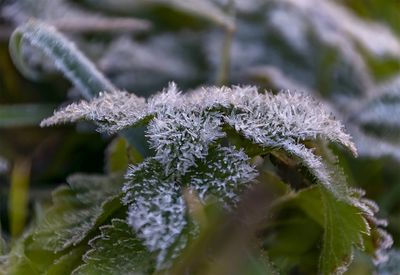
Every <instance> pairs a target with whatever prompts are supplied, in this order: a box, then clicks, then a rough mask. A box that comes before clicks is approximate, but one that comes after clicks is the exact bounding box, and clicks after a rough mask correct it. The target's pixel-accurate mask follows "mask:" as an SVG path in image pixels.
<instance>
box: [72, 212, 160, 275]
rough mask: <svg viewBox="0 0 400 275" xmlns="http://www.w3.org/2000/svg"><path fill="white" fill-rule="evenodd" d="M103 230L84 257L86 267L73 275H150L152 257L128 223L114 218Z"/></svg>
mask: <svg viewBox="0 0 400 275" xmlns="http://www.w3.org/2000/svg"><path fill="white" fill-rule="evenodd" d="M100 230H101V234H100V235H99V236H97V237H96V238H94V239H92V240H91V241H90V242H89V244H90V245H91V247H92V249H91V250H89V251H88V252H87V253H86V254H85V255H84V256H83V260H84V262H85V264H83V265H82V266H80V267H78V268H77V269H76V270H75V271H74V272H73V273H72V274H74V275H79V274H104V275H112V274H118V275H126V274H149V272H150V267H151V266H153V263H152V257H151V255H150V254H149V253H148V252H147V250H146V248H145V247H144V246H143V244H142V243H141V241H139V240H138V239H137V237H136V235H135V234H134V233H133V231H132V228H131V227H130V226H129V225H128V224H127V223H126V222H125V221H124V220H119V219H113V220H112V221H111V224H109V225H104V226H102V227H101V228H100Z"/></svg>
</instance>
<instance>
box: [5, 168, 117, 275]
mask: <svg viewBox="0 0 400 275" xmlns="http://www.w3.org/2000/svg"><path fill="white" fill-rule="evenodd" d="M122 182H123V179H122V177H121V176H120V175H112V176H93V175H83V174H78V175H74V176H71V177H70V178H68V183H69V185H67V186H61V187H59V188H58V189H57V190H56V191H55V192H54V193H53V201H54V204H53V206H51V207H50V208H49V209H48V210H47V211H46V212H45V213H44V217H43V218H42V219H41V220H39V221H38V223H37V226H34V227H33V228H32V229H31V230H30V231H29V232H27V233H26V234H25V235H24V236H23V237H22V238H21V239H20V240H18V241H17V242H16V244H15V245H14V247H13V249H12V251H11V253H10V255H9V261H8V262H9V264H8V266H9V268H8V273H7V274H13V275H20V274H21V275H23V274H46V272H48V274H70V271H71V270H72V269H74V268H76V266H78V265H79V264H80V263H81V256H82V254H83V253H84V252H85V250H86V249H87V248H88V247H87V244H86V243H85V242H83V240H84V239H88V238H90V236H91V235H90V234H91V233H94V232H96V231H97V230H98V226H99V225H101V224H102V223H104V221H105V220H106V219H108V218H109V216H110V215H111V214H112V213H115V211H117V209H119V208H120V207H121V203H120V196H119V194H120V192H121V186H122ZM61 270H63V272H65V273H60V272H61ZM68 270H69V271H68Z"/></svg>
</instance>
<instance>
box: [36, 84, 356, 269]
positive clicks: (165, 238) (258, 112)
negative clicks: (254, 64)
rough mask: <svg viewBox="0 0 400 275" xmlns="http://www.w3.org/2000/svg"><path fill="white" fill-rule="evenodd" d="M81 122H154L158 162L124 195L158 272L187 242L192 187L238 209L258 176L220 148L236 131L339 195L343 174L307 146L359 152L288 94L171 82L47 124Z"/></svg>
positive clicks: (135, 174)
mask: <svg viewBox="0 0 400 275" xmlns="http://www.w3.org/2000/svg"><path fill="white" fill-rule="evenodd" d="M80 119H85V120H91V121H94V122H95V123H96V124H97V125H98V126H99V130H100V131H106V132H114V131H118V130H122V129H124V128H127V127H132V126H136V125H138V124H142V125H143V124H148V125H147V132H146V136H147V137H148V140H149V144H150V147H151V148H152V149H154V151H155V156H154V157H151V158H147V159H146V160H145V161H144V162H143V163H141V164H139V165H137V166H133V167H132V168H131V169H130V171H129V172H128V174H127V180H128V181H127V183H126V184H125V186H124V188H123V192H124V194H125V196H124V203H125V204H127V205H128V206H129V217H128V223H129V224H130V225H131V226H132V227H133V228H134V229H135V230H136V232H137V234H138V237H139V238H141V239H143V240H144V241H145V244H146V246H147V248H148V249H149V250H150V251H151V252H157V254H158V258H157V267H158V268H163V267H165V266H167V262H168V259H172V258H175V257H176V256H177V255H178V254H179V251H180V250H181V249H182V247H184V246H185V243H186V241H187V236H184V234H183V232H184V231H185V230H186V228H187V226H188V225H189V221H188V220H187V219H186V205H185V203H184V199H183V197H182V188H183V187H189V188H193V189H194V190H195V191H196V192H198V193H199V196H200V199H201V201H203V202H204V201H205V200H206V199H207V197H209V196H214V197H216V198H217V200H219V201H221V202H223V203H224V204H225V205H226V206H232V205H235V204H236V203H237V202H238V197H239V195H240V194H241V193H242V192H243V191H244V190H245V189H246V188H248V186H249V183H250V182H252V181H253V180H254V178H255V177H256V176H257V172H256V170H255V169H254V168H253V167H252V166H251V165H249V158H248V156H247V155H246V154H245V153H244V152H243V151H239V150H237V149H235V148H233V147H229V146H228V147H221V146H220V145H217V144H218V142H221V141H224V142H227V143H228V144H229V135H230V133H231V132H232V131H234V132H235V133H236V135H239V136H241V137H242V138H244V139H246V140H247V141H248V142H251V143H252V144H254V145H256V146H255V147H258V148H259V149H258V150H259V154H265V152H268V151H271V150H284V151H286V152H287V153H289V154H290V155H292V156H294V157H296V158H299V159H300V161H301V162H302V164H303V165H304V166H305V167H307V168H308V169H309V171H310V173H311V174H312V175H313V176H314V177H315V178H316V179H317V182H318V183H321V184H322V185H324V186H326V187H327V188H328V189H329V190H330V191H331V192H332V193H333V194H335V195H336V196H337V197H339V196H340V195H341V194H343V190H342V187H343V185H342V182H340V183H339V184H337V186H336V182H335V177H334V175H333V173H336V172H337V171H336V170H334V169H332V167H331V166H330V165H329V164H328V163H324V162H323V161H322V158H321V157H319V156H317V155H316V154H315V153H314V152H313V150H312V149H309V148H307V147H306V146H305V145H303V143H304V142H306V141H312V140H317V139H325V140H328V141H332V142H336V143H339V144H342V145H343V146H345V147H347V148H349V149H350V150H351V151H352V152H353V153H354V154H356V149H355V147H354V145H353V143H352V142H351V139H350V136H349V135H347V134H346V133H345V132H344V131H343V126H342V124H341V123H340V122H338V121H336V120H335V119H334V118H333V117H332V115H331V114H330V113H329V112H327V111H326V110H325V108H324V107H323V106H322V105H320V104H318V103H317V102H316V101H315V100H313V99H311V98H310V97H308V96H306V95H304V94H298V93H292V92H289V91H287V92H282V93H280V94H277V95H272V94H269V93H259V92H258V90H257V89H256V88H254V87H233V88H227V87H222V88H216V87H208V88H202V89H199V90H195V91H192V92H190V93H188V94H182V93H181V92H180V91H179V90H178V89H177V87H176V85H175V84H173V83H172V84H170V86H169V87H168V88H167V89H165V90H164V91H162V92H161V93H159V94H158V95H155V96H153V97H151V98H149V99H147V100H144V99H140V98H138V97H136V96H135V95H133V94H129V93H126V92H119V91H114V92H111V93H104V94H101V95H99V96H98V97H97V98H95V99H93V100H92V101H91V102H87V101H81V102H80V103H78V104H72V105H70V106H68V107H66V108H65V109H63V110H60V111H58V112H56V113H55V114H54V116H53V117H50V118H49V119H46V120H45V121H43V123H42V125H53V124H57V123H65V122H68V121H77V120H80ZM225 126H228V128H230V129H229V130H227V129H226V128H227V127H225Z"/></svg>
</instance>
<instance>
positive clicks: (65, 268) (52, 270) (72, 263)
mask: <svg viewBox="0 0 400 275" xmlns="http://www.w3.org/2000/svg"><path fill="white" fill-rule="evenodd" d="M87 248H88V247H87V245H81V246H78V247H76V248H73V249H71V251H69V252H68V253H66V254H64V255H63V256H61V257H60V258H58V259H57V260H55V261H54V263H53V264H52V265H51V266H50V267H49V269H48V270H47V271H46V275H61V274H65V275H67V274H71V272H72V271H73V270H74V269H75V268H76V267H77V266H79V265H80V264H81V263H82V255H83V254H84V253H85V251H86V250H87Z"/></svg>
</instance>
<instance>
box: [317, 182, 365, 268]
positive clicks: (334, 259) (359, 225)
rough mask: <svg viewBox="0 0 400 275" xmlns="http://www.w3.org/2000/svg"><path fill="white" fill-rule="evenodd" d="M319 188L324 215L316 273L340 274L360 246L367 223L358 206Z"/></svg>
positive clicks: (362, 244) (361, 247) (361, 245)
mask: <svg viewBox="0 0 400 275" xmlns="http://www.w3.org/2000/svg"><path fill="white" fill-rule="evenodd" d="M320 190H321V198H322V202H323V207H324V208H323V209H324V215H325V218H324V219H325V221H324V239H323V246H322V255H321V258H320V272H321V273H322V274H333V273H339V274H341V273H344V272H345V271H346V270H347V267H348V266H349V264H350V263H351V262H352V260H353V252H354V251H353V249H354V248H356V247H357V248H360V249H363V247H364V241H363V234H367V235H369V234H370V232H369V226H368V223H367V221H366V220H365V218H364V217H363V216H362V214H361V213H360V209H358V208H356V207H355V206H353V205H349V204H347V203H344V202H342V201H339V200H338V199H336V198H334V197H333V196H332V195H331V194H330V193H329V192H327V191H326V190H325V189H324V188H320Z"/></svg>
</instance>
